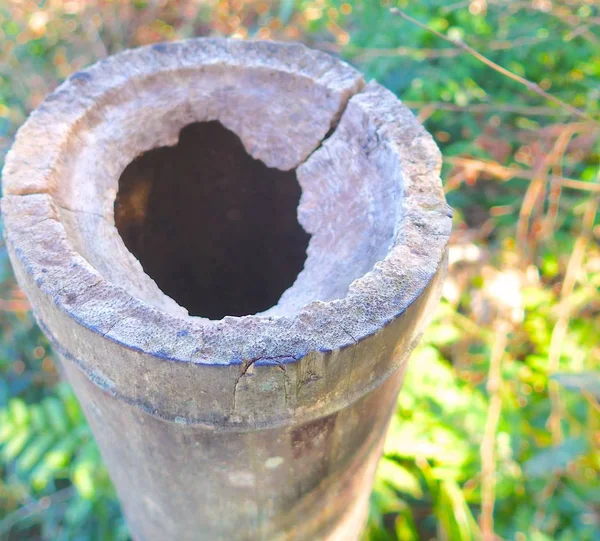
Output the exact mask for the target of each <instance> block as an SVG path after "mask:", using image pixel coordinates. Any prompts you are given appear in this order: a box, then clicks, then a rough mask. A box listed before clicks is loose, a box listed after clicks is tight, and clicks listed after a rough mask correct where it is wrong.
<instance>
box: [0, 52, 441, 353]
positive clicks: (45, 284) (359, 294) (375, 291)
mask: <svg viewBox="0 0 600 541" xmlns="http://www.w3.org/2000/svg"><path fill="white" fill-rule="evenodd" d="M175 46H176V44H161V45H160V47H156V46H154V47H143V48H140V49H137V50H133V51H128V52H126V53H122V54H120V55H117V56H115V57H112V58H111V59H109V60H104V61H102V62H100V63H98V64H96V65H95V66H94V67H93V68H91V69H90V70H88V71H84V72H79V73H77V74H75V75H73V76H71V77H70V78H69V79H68V80H67V81H66V82H65V83H64V84H63V85H62V86H61V87H59V89H57V90H56V91H55V92H54V93H53V94H52V95H51V96H50V97H49V98H48V99H47V100H46V102H45V103H44V105H43V108H44V109H50V110H56V111H60V110H61V109H62V108H63V107H67V106H68V105H69V104H66V103H62V99H61V97H62V96H64V97H67V96H68V92H64V91H65V89H68V88H69V87H72V86H74V85H75V86H78V85H81V84H85V82H86V81H87V80H88V76H87V75H86V74H88V73H90V72H91V71H92V70H93V72H94V73H97V72H99V71H102V70H103V69H105V67H106V66H107V65H108V64H111V68H112V67H113V66H116V65H117V64H118V63H121V64H122V67H121V70H123V69H124V71H126V65H127V62H128V61H129V57H130V56H139V55H148V54H160V52H162V51H164V50H168V49H169V48H171V47H175ZM269 46H270V47H290V45H289V44H274V43H270V44H269ZM294 47H298V46H297V45H294ZM159 51H160V52H159ZM125 76H126V74H125ZM109 90H110V89H104V92H108V91H109ZM372 92H373V93H377V94H378V95H379V100H378V103H379V107H378V109H377V110H375V109H373V110H372V111H370V113H371V114H372V115H373V117H374V118H375V119H376V122H377V124H378V126H379V129H380V132H381V133H380V137H381V138H389V140H390V141H391V142H392V143H395V144H396V145H397V150H398V156H399V160H400V162H401V165H402V167H403V168H404V177H405V208H407V209H408V210H407V212H406V215H405V219H404V221H403V223H402V224H401V225H400V227H399V228H398V230H397V234H396V238H395V242H394V244H393V247H392V248H391V250H390V252H389V254H388V256H387V257H386V259H385V260H384V261H381V262H379V263H377V264H376V265H375V268H374V269H373V270H372V271H371V272H369V273H367V274H366V275H365V276H363V277H362V278H360V279H358V280H356V281H355V282H354V283H353V284H352V285H351V286H350V289H349V292H348V294H347V295H346V297H345V298H343V299H339V300H334V301H331V302H327V303H324V302H313V303H310V304H308V305H307V306H305V307H304V308H302V309H301V310H300V312H299V313H298V314H297V315H296V316H295V317H285V316H280V317H268V316H261V315H252V316H244V317H230V316H227V317H225V318H224V319H223V320H221V321H208V320H205V319H200V318H196V319H195V320H194V319H191V318H190V319H188V320H186V321H181V320H178V319H177V318H175V317H173V316H169V315H167V314H164V313H162V314H160V313H158V311H157V310H155V309H153V308H152V307H149V306H147V305H145V303H143V302H141V301H139V300H137V299H135V298H132V297H130V296H129V295H128V294H127V293H126V292H124V291H123V290H122V289H121V288H120V287H118V286H115V285H113V284H110V283H108V282H105V281H104V280H103V278H102V277H101V276H100V275H98V274H97V273H96V272H95V270H94V269H93V268H91V267H90V266H89V265H88V264H87V262H86V261H84V260H82V258H80V257H79V256H78V254H76V253H74V252H72V253H70V254H69V257H70V258H71V260H72V264H73V265H74V266H77V268H78V269H80V270H81V272H82V273H84V274H85V275H87V276H86V278H88V279H90V281H91V282H93V283H94V286H93V287H94V288H98V289H100V288H102V289H104V288H108V289H112V290H114V299H118V301H119V302H118V304H116V305H115V306H114V307H112V312H113V314H112V315H113V317H112V318H111V317H104V318H103V321H94V320H93V319H92V318H91V317H90V319H89V320H85V319H82V314H81V312H79V313H74V312H73V311H72V310H71V306H70V305H69V303H68V302H65V300H66V299H67V298H68V297H69V294H70V293H73V292H71V291H70V287H69V286H70V284H69V282H67V283H65V282H64V279H63V280H58V279H56V280H55V281H52V280H46V279H45V277H44V276H43V275H40V276H37V275H34V278H35V279H36V280H38V279H39V287H40V288H41V289H43V290H45V291H46V292H47V293H48V294H50V295H53V296H54V299H55V302H56V304H57V305H58V306H59V308H61V309H62V310H64V311H65V312H66V313H68V314H69V315H70V316H71V317H73V318H75V319H77V320H79V323H80V324H82V325H84V326H87V327H88V328H90V329H93V330H95V331H96V332H99V333H102V334H104V335H105V336H106V337H107V338H109V339H111V340H115V341H116V342H118V343H120V344H121V345H123V346H125V347H128V348H131V349H135V350H138V351H143V352H146V353H149V354H151V355H154V356H158V357H162V358H164V359H168V360H175V361H184V362H187V361H190V360H193V362H195V363H207V364H215V363H218V364H220V363H233V364H238V363H241V362H243V361H248V360H251V361H253V362H254V361H258V362H260V361H261V360H265V361H269V360H271V361H272V360H274V359H276V360H278V361H281V362H290V361H293V360H297V359H298V358H299V357H301V356H303V355H304V354H306V353H308V352H309V351H311V350H319V351H323V352H325V351H331V350H337V349H340V348H343V347H345V346H348V345H350V344H352V343H355V342H358V341H360V340H362V339H363V338H365V337H366V336H369V335H371V334H373V333H375V332H377V331H378V330H380V329H381V328H383V327H384V326H385V325H387V324H388V323H389V322H390V321H391V320H393V319H395V318H396V317H397V316H398V315H400V314H401V313H402V312H404V310H405V309H406V308H407V307H408V306H409V305H410V304H411V303H412V302H413V301H414V300H415V299H416V298H417V297H418V295H419V294H420V293H421V291H422V290H423V289H424V288H425V286H426V285H427V284H428V283H429V281H430V280H431V278H432V276H433V275H434V273H435V271H436V270H437V268H438V266H439V265H440V262H441V260H442V255H443V249H444V247H445V245H446V242H447V239H448V237H449V230H450V222H451V211H450V209H449V207H448V206H447V204H446V202H445V200H444V197H443V193H442V190H441V182H440V178H439V172H440V163H441V157H440V154H439V151H438V149H437V147H436V145H435V143H434V142H433V139H432V138H431V136H430V135H429V134H428V133H427V132H426V131H425V130H424V128H423V127H422V126H421V125H420V124H419V123H418V121H417V120H416V118H415V117H414V115H413V114H412V113H411V112H410V110H409V109H408V108H406V107H405V106H404V105H402V104H401V103H400V102H399V101H398V100H397V99H396V98H395V96H393V95H392V94H391V93H390V92H388V91H387V90H385V89H383V88H381V87H379V86H378V85H377V84H374V83H371V84H370V85H368V86H367V87H366V88H365V89H364V90H363V91H362V92H361V93H358V94H356V95H355V96H354V97H353V98H351V100H350V102H351V103H356V104H358V105H360V104H361V102H366V100H365V97H367V96H368V94H369V93H372ZM366 106H368V107H370V106H371V103H370V102H368V103H366ZM399 119H401V120H402V122H403V124H401V125H398V124H397V122H398V120H399ZM387 120H390V121H391V123H390V124H389V125H386V121H387ZM43 122H45V118H44V115H40V114H39V113H38V114H33V115H32V116H31V117H30V119H29V120H28V121H27V123H26V124H25V125H24V126H23V127H22V128H21V130H20V131H19V135H18V139H20V140H23V139H25V138H27V137H30V134H32V133H36V131H37V129H38V128H39V126H38V123H43ZM411 140H412V141H411ZM43 150H44V154H45V155H46V156H48V157H49V159H48V161H45V160H44V161H45V163H31V162H30V163H28V164H27V165H28V168H27V169H28V170H27V171H25V172H24V171H23V169H22V167H23V165H22V164H20V163H19V164H18V165H16V164H17V163H18V162H19V150H18V145H16V146H15V149H13V150H12V151H11V152H10V153H9V155H8V156H7V160H6V168H5V173H4V183H5V186H6V192H5V195H19V196H22V195H26V194H32V193H44V192H43V190H41V189H39V188H38V189H37V190H36V191H25V192H23V191H22V190H21V188H20V185H19V184H18V183H14V184H13V183H12V182H11V180H12V179H11V175H12V174H13V171H14V170H15V169H17V168H20V176H25V175H27V176H29V178H35V179H36V181H38V182H39V183H38V186H44V185H49V184H50V182H52V179H51V178H50V177H51V174H52V173H51V172H52V168H53V163H52V160H60V159H61V157H62V156H61V149H60V147H59V144H58V142H57V141H55V142H53V144H51V146H50V148H44V149H43ZM40 158H41V157H40ZM40 161H42V158H41V159H40ZM47 217H48V218H50V215H49V216H47ZM6 221H7V226H8V228H10V227H12V225H13V224H12V222H11V216H10V211H9V210H7V211H6ZM60 233H64V228H63V229H62V230H61V231H60ZM65 239H66V234H65ZM66 240H67V239H66ZM67 242H68V240H67ZM67 247H68V248H72V247H71V246H70V244H69V243H68V244H67ZM16 248H17V250H18V248H19V247H18V246H16ZM32 270H34V271H35V270H38V269H32ZM52 278H57V277H52ZM79 293H80V292H79V291H77V294H79ZM90 316H93V314H90ZM119 321H121V325H122V326H123V327H124V328H123V329H122V332H120V333H119V335H121V336H122V337H123V338H121V337H119V336H118V335H117V333H116V332H115V327H116V326H118V325H119ZM140 322H143V325H145V326H148V334H147V335H146V336H155V337H160V339H159V340H158V341H155V340H152V341H144V342H140V340H139V338H140V336H139V335H138V334H136V333H135V332H128V328H132V329H136V330H137V329H139V326H140ZM111 328H112V329H113V330H112V331H111V330H110V329H111ZM300 328H301V329H302V330H301V332H297V331H296V332H293V333H290V330H291V329H294V330H296V329H300ZM165 329H178V335H177V336H175V337H173V338H175V340H166V341H165V340H164V330H165ZM336 329H337V331H338V332H335V330H336ZM190 331H192V332H193V331H196V332H193V334H194V335H195V336H198V331H199V332H200V334H201V335H203V336H205V337H206V338H209V340H208V341H206V340H205V344H207V343H212V344H213V345H216V344H217V343H218V346H219V347H218V349H219V350H220V351H219V352H218V353H217V352H216V351H215V349H214V348H213V347H210V349H209V351H207V352H206V353H205V354H202V353H201V352H198V351H197V347H198V345H199V344H198V342H196V343H195V346H196V347H194V350H196V351H194V352H193V354H192V355H190V356H188V355H189V353H191V352H189V349H188V348H187V347H186V348H181V349H180V348H178V349H180V350H179V351H169V352H165V351H164V350H163V349H162V348H163V345H164V344H165V343H176V342H179V343H181V338H183V337H184V336H186V334H187V333H190ZM290 334H292V335H293V336H294V337H297V336H299V335H300V336H303V339H302V343H301V344H298V343H297V342H296V339H295V340H294V342H295V343H290V342H288V341H287V340H286V335H290ZM224 336H227V337H228V338H229V339H228V340H227V341H226V342H223V341H222V340H221V338H222V337H224ZM249 336H252V338H253V339H252V342H253V346H254V347H253V348H252V351H242V350H243V349H245V348H240V347H239V343H240V342H246V343H248V337H249ZM234 337H235V338H234ZM276 338H277V339H276ZM215 339H216V341H214V340H215ZM153 342H154V343H153ZM156 342H158V343H156ZM161 344H162V345H161ZM200 348H201V349H202V345H200ZM191 357H193V359H191Z"/></svg>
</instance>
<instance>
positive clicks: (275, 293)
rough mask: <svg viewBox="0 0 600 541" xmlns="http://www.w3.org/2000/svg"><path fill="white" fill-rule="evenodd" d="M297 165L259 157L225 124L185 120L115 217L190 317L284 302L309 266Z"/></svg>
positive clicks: (141, 163)
mask: <svg viewBox="0 0 600 541" xmlns="http://www.w3.org/2000/svg"><path fill="white" fill-rule="evenodd" d="M300 193H301V192H300V186H299V184H298V181H297V179H296V173H295V171H280V170H278V169H273V168H269V167H267V166H266V165H265V164H264V163H263V162H261V161H259V160H255V159H254V158H252V157H251V156H250V155H249V154H248V153H247V152H246V150H245V149H244V147H243V145H242V142H241V141H240V139H239V137H238V136H237V135H235V134H234V133H233V132H231V131H229V130H228V129H226V128H224V127H223V126H222V125H221V124H220V123H219V122H201V123H194V124H190V125H188V126H186V127H185V128H184V129H183V130H182V131H181V133H180V139H179V143H178V144H177V145H176V146H174V147H161V148H156V149H153V150H151V151H149V152H146V153H145V154H143V155H141V156H140V157H138V158H136V159H135V160H134V161H133V162H132V163H131V164H129V165H128V166H127V168H126V169H125V171H124V172H123V174H122V175H121V178H120V179H119V192H118V194H117V198H116V201H115V221H116V226H117V229H118V231H119V233H120V235H121V237H122V238H123V241H124V242H125V245H126V246H127V248H128V249H129V251H130V252H131V253H133V255H135V257H136V258H137V259H138V260H139V261H140V263H141V264H142V267H143V268H144V271H145V272H146V273H147V274H148V275H149V276H151V277H152V278H153V279H154V281H155V282H156V283H157V285H158V287H160V289H161V290H162V291H163V292H164V293H166V294H167V295H169V296H170V297H171V298H173V299H175V300H176V301H177V302H178V303H179V304H180V305H181V306H184V307H185V308H187V309H188V311H189V313H190V315H195V316H203V317H207V318H210V319H221V318H222V317H224V316H226V315H232V316H242V315H247V314H255V313H257V312H261V311H263V310H266V309H268V308H270V307H271V306H274V305H275V304H277V301H278V300H279V297H280V296H281V294H282V293H283V292H284V291H285V290H286V289H287V288H288V287H290V286H291V285H292V284H293V283H294V281H295V279H296V277H297V276H298V274H299V273H300V271H301V270H302V268H303V266H304V261H305V260H306V248H307V246H308V241H309V238H310V235H308V234H307V233H306V232H305V231H304V229H302V227H301V226H300V224H299V223H298V219H297V216H296V211H297V207H298V202H299V199H300Z"/></svg>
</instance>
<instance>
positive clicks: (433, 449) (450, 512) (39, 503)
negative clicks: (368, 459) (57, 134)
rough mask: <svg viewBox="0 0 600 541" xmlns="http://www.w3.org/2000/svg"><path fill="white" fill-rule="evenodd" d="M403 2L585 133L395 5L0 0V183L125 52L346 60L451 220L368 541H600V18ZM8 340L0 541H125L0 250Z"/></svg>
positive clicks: (554, 2)
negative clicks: (436, 160)
mask: <svg viewBox="0 0 600 541" xmlns="http://www.w3.org/2000/svg"><path fill="white" fill-rule="evenodd" d="M397 5H398V7H399V8H400V9H402V10H403V11H404V12H405V13H407V14H408V15H410V16H412V17H414V18H416V19H418V20H419V21H421V22H423V23H425V24H427V25H428V26H429V27H431V28H432V29H434V30H436V31H438V32H440V33H442V34H443V35H445V36H448V37H449V38H450V39H453V40H462V41H464V42H466V43H468V44H470V45H472V46H473V47H474V48H475V49H477V50H478V51H479V52H481V53H482V54H483V55H485V57H487V58H488V59H491V60H493V61H494V62H496V63H497V64H499V65H501V66H503V67H505V68H506V69H508V70H510V72H511V73H512V74H514V75H517V76H521V77H525V78H526V79H528V80H529V81H534V82H535V83H537V84H538V85H539V87H536V88H537V90H538V91H539V90H542V91H546V92H548V93H549V94H551V95H552V96H555V97H556V98H559V99H560V100H562V101H563V102H565V103H567V104H569V105H570V106H571V108H577V109H579V110H581V111H582V112H584V113H585V114H586V115H588V118H584V117H583V116H582V115H579V116H577V115H575V114H573V112H572V111H569V110H567V108H565V107H562V106H559V105H557V104H556V103H554V102H553V101H551V100H549V99H546V98H544V97H542V96H541V95H540V94H539V92H537V93H536V92H535V91H532V90H531V85H529V88H528V87H527V86H526V85H523V84H520V83H519V82H518V81H516V80H514V77H513V78H510V77H507V76H506V75H505V74H501V73H499V72H498V71H496V70H494V69H492V68H490V67H489V66H487V65H486V64H485V63H483V62H481V61H480V59H477V58H475V57H474V56H473V55H471V54H470V53H469V52H468V51H467V50H465V48H464V47H463V46H461V44H460V42H459V44H458V45H457V44H456V43H454V44H453V43H449V42H447V41H444V40H443V39H441V38H440V37H439V36H436V35H435V34H433V33H431V32H429V31H427V30H425V29H423V28H421V27H419V26H417V25H416V24H413V23H411V22H409V21H406V20H404V19H403V18H402V17H399V16H392V15H390V12H389V8H390V7H391V2H385V1H384V2H381V3H378V2H376V1H375V0H372V1H361V2H339V1H334V0H296V1H293V0H282V1H280V2H269V1H261V0H256V1H255V0H246V1H242V0H231V1H216V0H213V1H200V0H179V1H163V0H154V1H144V0H135V1H131V2H127V1H118V0H112V1H109V0H85V1H84V0H64V1H58V0H47V1H45V2H44V1H41V0H40V1H37V2H34V1H30V0H0V43H1V44H2V45H1V47H0V149H1V151H0V165H1V161H2V156H3V153H5V151H6V150H7V148H8V147H9V145H10V143H11V139H12V137H13V135H14V132H15V130H16V129H17V127H18V126H19V125H20V124H21V123H22V122H23V121H24V120H25V118H26V115H27V114H28V112H29V111H31V110H32V109H33V108H34V107H36V106H37V105H38V104H39V103H40V101H41V100H42V98H43V96H44V95H45V94H46V93H47V92H49V91H51V90H52V89H53V88H54V87H55V86H56V84H57V83H58V82H59V81H61V80H62V79H63V78H65V77H66V76H68V75H69V74H70V73H71V72H73V71H75V70H77V69H80V68H82V67H84V66H86V65H87V64H90V63H91V62H93V61H95V60H97V59H98V58H100V57H103V56H105V55H107V54H111V53H114V52H116V51H118V50H120V49H123V48H125V47H132V46H136V45H139V44H145V43H151V42H155V41H159V40H170V39H176V38H182V37H189V36H197V35H233V36H237V37H259V38H264V39H286V40H289V39H293V40H302V41H304V42H306V43H308V44H309V45H311V46H313V47H318V48H321V49H325V50H327V51H330V52H332V53H334V54H339V55H341V56H342V57H344V58H345V59H347V60H348V61H350V62H352V63H353V64H355V65H357V66H358V67H359V68H360V69H361V70H363V71H364V72H365V73H366V74H367V76H368V77H369V78H376V79H377V80H379V81H380V82H381V83H382V84H384V85H385V86H387V87H389V88H390V89H392V90H393V91H394V92H396V93H397V94H398V96H399V97H400V98H401V99H403V100H405V101H406V103H408V105H409V106H410V107H412V108H413V109H414V111H415V112H416V114H418V116H419V117H420V119H421V120H422V121H423V122H424V123H425V125H426V126H427V128H428V129H429V130H430V131H431V132H432V133H433V135H434V137H435V138H436V140H437V142H438V143H439V145H440V146H441V148H442V150H443V153H444V156H445V166H444V173H443V176H444V181H445V187H446V191H447V196H448V199H449V202H450V204H451V205H452V206H453V207H454V208H455V209H456V219H455V230H454V234H453V237H452V251H451V266H450V275H449V278H448V281H447V283H446V287H445V290H444V298H443V300H442V304H441V306H440V308H439V310H438V312H437V314H436V317H435V320H434V322H433V324H432V325H431V326H430V328H429V330H428V332H427V335H426V337H425V338H424V340H423V343H422V345H421V346H420V347H419V349H418V351H417V352H416V353H415V354H414V355H413V358H412V361H411V365H410V370H409V373H408V376H407V381H406V384H405V387H404V389H403V391H402V393H401V396H400V399H399V402H398V408H397V412H396V415H395V417H394V419H393V422H392V425H391V428H390V431H389V436H388V440H387V444H386V448H385V457H384V458H383V459H382V462H381V467H380V469H379V473H378V478H377V482H376V486H375V490H374V493H373V496H372V512H371V517H370V521H369V526H368V529H367V532H366V533H365V537H366V539H369V540H392V539H401V540H416V539H421V540H428V539H440V540H443V539H448V540H452V541H454V540H463V539H464V540H469V539H480V538H485V539H487V540H491V539H496V538H502V539H511V540H513V539H514V540H517V541H523V540H528V539H531V540H535V541H542V540H550V539H557V540H573V539H577V540H592V539H600V534H599V532H600V484H599V483H598V470H599V460H600V459H599V455H598V453H597V450H598V448H599V444H600V431H599V427H600V414H599V411H600V409H599V408H600V407H599V404H598V399H599V397H600V379H599V376H598V372H597V370H598V365H599V363H600V340H599V335H600V331H599V329H600V296H599V294H598V291H599V288H600V248H599V239H600V225H598V223H599V221H598V218H597V217H596V210H597V206H598V201H599V197H600V178H599V174H600V173H599V163H600V125H599V124H598V120H599V119H600V84H599V81H600V9H599V6H598V4H597V3H596V2H595V1H594V0H588V1H574V0H512V1H503V0H464V1H456V2H451V1H448V2H446V1H441V0H440V1H432V0H430V1H424V2H418V3H417V2H414V3H409V2H408V1H403V2H402V1H401V2H399V3H398V4H397ZM534 90H535V89H534ZM590 119H595V121H594V120H590ZM0 324H1V328H2V338H1V340H0V374H1V377H0V539H15V540H16V539H43V540H80V539H81V540H120V539H122V540H125V539H128V533H127V529H126V527H125V525H124V522H123V520H122V518H121V515H120V510H119V506H118V503H117V502H116V500H115V497H114V493H113V490H112V487H111V484H110V481H109V478H108V476H107V473H106V471H105V469H104V467H103V466H102V461H101V458H100V456H99V454H98V451H97V448H96V446H95V443H94V441H93V439H92V437H91V434H90V431H89V429H88V427H87V424H86V422H85V419H84V418H83V416H82V414H81V411H80V409H79V407H78V405H77V402H76V400H75V399H74V397H73V394H72V393H71V391H70V390H69V388H68V387H67V386H65V385H64V384H62V383H59V380H58V377H57V374H56V369H55V364H54V360H53V355H52V352H51V349H50V347H49V346H48V343H47V342H46V340H45V339H44V337H43V336H42V335H41V333H40V331H39V330H38V329H37V327H36V326H35V324H34V321H33V319H32V317H31V315H30V314H29V312H28V305H27V302H26V300H25V299H24V298H23V296H22V295H21V293H20V292H19V290H18V289H17V287H16V285H15V283H14V280H13V278H12V276H11V273H10V268H9V264H8V261H7V258H6V253H5V250H4V248H2V251H1V252H0ZM492 509H493V513H492ZM492 532H495V533H492Z"/></svg>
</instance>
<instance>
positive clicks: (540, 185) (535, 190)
mask: <svg viewBox="0 0 600 541" xmlns="http://www.w3.org/2000/svg"><path fill="white" fill-rule="evenodd" d="M583 126H585V124H578V123H574V124H567V125H566V126H565V127H564V129H563V130H562V131H561V133H560V135H559V136H558V137H557V139H556V141H555V143H554V146H553V147H552V150H551V151H550V152H549V153H548V154H546V155H545V157H544V159H543V160H542V161H541V163H540V164H539V166H538V167H536V168H535V169H534V170H533V171H532V173H533V178H532V181H531V184H530V185H529V187H528V189H527V191H526V193H525V197H524V198H523V203H522V205H521V210H520V212H519V221H518V223H517V245H518V246H520V248H521V250H522V251H523V254H524V255H525V257H524V260H525V262H526V263H527V261H528V259H529V257H533V253H527V248H528V246H527V244H528V243H527V240H528V233H529V231H530V229H531V228H530V221H531V216H532V213H533V210H534V208H535V207H536V206H538V207H539V206H540V205H542V206H543V203H544V200H545V195H546V184H547V181H548V176H549V170H550V169H551V168H552V167H554V166H555V165H556V164H557V163H561V162H562V157H563V155H564V153H565V151H566V149H567V146H568V145H569V142H570V141H571V138H572V137H573V135H575V133H577V131H579V130H581V129H583ZM561 172H562V170H561ZM557 176H560V175H557ZM551 184H553V185H554V186H558V188H559V190H560V183H558V182H552V183H551ZM536 241H537V238H535V237H534V239H533V240H532V242H531V246H529V248H531V252H533V251H534V250H535V245H536Z"/></svg>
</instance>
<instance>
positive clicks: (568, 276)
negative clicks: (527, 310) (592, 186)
mask: <svg viewBox="0 0 600 541" xmlns="http://www.w3.org/2000/svg"><path fill="white" fill-rule="evenodd" d="M596 185H598V186H600V171H599V172H598V175H597V177H596ZM598 203H599V198H598V197H593V198H591V199H590V200H589V201H588V203H587V208H586V210H585V214H584V215H583V220H582V225H581V233H580V234H579V236H578V237H577V239H576V240H575V246H574V247H573V251H572V252H571V257H570V258H569V262H568V264H567V271H566V273H565V279H564V281H563V283H562V288H561V290H560V301H559V304H558V320H557V321H556V324H555V325H554V328H553V329H552V337H551V338H550V348H549V353H548V369H549V372H550V373H554V372H557V371H558V370H559V368H560V355H561V353H562V346H563V343H564V340H565V337H566V335H567V330H568V328H569V320H570V319H571V307H570V305H569V302H570V299H571V296H572V295H573V290H574V288H575V284H576V282H577V278H578V275H579V273H580V271H581V266H582V264H583V258H584V255H585V249H586V247H587V244H588V241H589V239H590V237H591V235H592V229H593V227H594V221H595V218H596V212H597V211H598ZM548 390H549V395H550V404H551V413H550V417H549V419H548V426H549V428H550V431H551V432H552V442H553V443H554V444H555V445H557V444H559V443H560V442H561V441H562V430H561V426H560V418H561V404H560V394H559V387H558V382H557V381H553V380H550V381H549V383H548Z"/></svg>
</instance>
